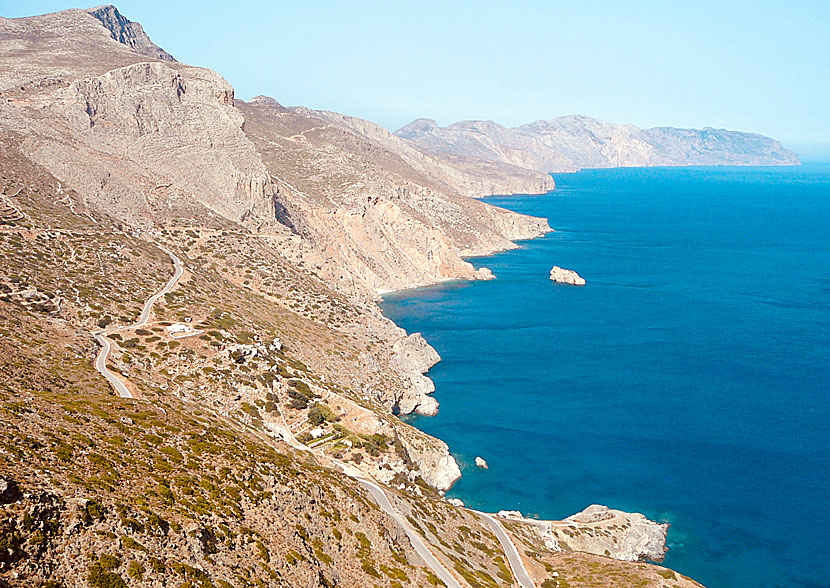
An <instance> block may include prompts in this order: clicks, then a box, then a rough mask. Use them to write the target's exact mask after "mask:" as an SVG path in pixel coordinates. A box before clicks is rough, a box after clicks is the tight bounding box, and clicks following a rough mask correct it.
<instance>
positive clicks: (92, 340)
mask: <svg viewBox="0 0 830 588" xmlns="http://www.w3.org/2000/svg"><path fill="white" fill-rule="evenodd" d="M452 161H453V159H452V158H443V157H440V156H434V155H432V154H429V153H425V152H422V151H420V150H418V149H417V148H415V147H412V146H411V145H410V144H409V143H407V142H405V141H403V140H401V139H399V138H396V137H394V136H392V135H391V134H389V133H387V132H385V131H383V129H380V128H379V127H377V126H375V125H373V124H372V123H369V122H367V121H361V120H360V119H354V118H350V117H345V116H342V115H338V114H335V113H329V112H320V111H311V110H308V109H303V108H284V107H282V106H280V105H279V104H278V103H277V102H276V101H273V100H270V99H257V100H252V101H251V102H250V103H243V102H240V101H236V100H235V99H234V93H233V88H232V87H231V86H230V85H229V84H228V83H227V82H226V81H225V80H224V79H222V78H221V76H219V75H218V74H216V73H215V72H213V71H211V70H208V69H204V68H196V67H192V66H188V65H186V64H183V63H180V62H177V61H175V60H173V58H172V57H171V56H170V55H169V54H168V53H166V52H165V51H164V50H163V49H161V48H159V47H158V46H156V45H155V44H153V43H152V41H151V40H150V38H149V37H148V36H147V35H146V34H145V33H144V31H143V29H142V27H141V26H140V25H139V24H138V23H133V22H131V21H129V20H128V19H127V18H125V17H124V16H123V15H121V14H120V13H119V12H118V11H117V10H116V9H115V8H114V7H112V6H105V7H101V8H96V9H92V10H90V11H84V10H69V11H64V12H60V13H55V14H49V15H43V16H39V17H32V18H25V19H14V20H10V19H0V185H1V186H0V188H1V189H0V258H2V259H3V264H2V265H0V412H2V427H0V453H2V459H0V587H3V586H10V587H15V588H17V587H20V588H23V587H27V588H28V587H31V586H36V587H42V588H56V587H66V588H69V587H76V586H77V587H93V588H122V587H125V586H130V587H133V586H135V587H139V586H173V587H187V588H193V587H200V588H218V587H221V588H228V587H235V588H243V587H250V586H286V587H297V588H300V587H302V588H307V587H331V586H377V587H382V588H401V587H402V586H450V587H451V588H457V587H470V588H476V587H479V586H482V587H488V588H489V587H495V586H511V585H514V583H515V581H516V580H515V579H516V578H518V579H519V580H520V581H521V582H522V585H523V586H525V587H527V586H528V583H529V584H530V585H534V586H541V587H543V588H551V587H557V586H559V587H561V588H565V587H566V586H571V587H581V586H586V587H587V586H592V585H595V584H596V583H598V582H601V583H602V584H603V585H608V586H626V585H632V584H636V585H638V586H643V587H644V588H648V587H654V588H658V587H661V586H663V585H664V584H665V581H666V580H669V579H671V581H672V586H675V585H677V586H681V587H683V588H686V587H691V586H695V585H696V584H695V583H694V582H692V581H691V580H689V579H687V578H683V577H682V576H679V575H677V574H675V573H674V572H672V571H670V570H666V569H664V568H661V567H659V566H655V565H651V564H646V563H643V562H641V561H621V560H642V559H645V558H652V559H654V558H656V559H660V557H661V556H662V547H663V545H664V543H665V526H664V525H658V524H657V523H652V522H643V521H640V525H639V526H634V525H629V524H627V523H623V524H616V521H617V520H618V519H614V520H615V523H614V525H613V526H608V524H603V521H599V522H596V521H593V520H591V521H587V522H582V521H575V522H569V521H563V522H562V523H561V524H559V525H557V526H555V527H554V526H552V524H547V526H546V525H545V524H543V525H542V526H539V525H538V524H536V523H534V522H533V521H528V520H524V519H522V520H519V519H513V520H507V519H504V520H503V522H499V521H500V520H501V519H497V518H495V517H492V518H491V517H487V516H485V515H482V514H481V513H477V512H475V511H473V510H468V509H465V508H462V507H460V506H458V505H457V504H451V503H450V502H449V501H447V500H445V499H444V497H443V492H444V491H445V490H447V489H448V488H449V487H451V485H452V484H453V483H454V482H455V481H456V480H457V479H458V477H459V476H460V475H461V472H460V469H459V467H458V465H457V464H456V462H455V460H454V458H453V457H452V456H451V455H450V453H449V448H448V447H447V446H446V444H445V443H443V442H442V441H440V440H438V439H435V438H433V437H431V436H429V435H427V434H425V433H423V432H421V431H419V430H418V429H416V428H414V427H412V426H410V425H408V424H407V423H405V422H404V421H402V420H401V419H400V418H398V417H399V415H402V414H407V413H411V412H419V413H422V414H434V413H435V411H436V410H438V404H437V402H436V401H435V400H434V399H433V398H432V397H431V396H430V395H429V394H430V393H431V392H432V391H433V389H434V388H433V386H432V382H431V381H430V380H429V379H428V378H427V377H426V376H425V375H424V374H425V372H426V371H427V370H428V369H429V368H430V367H431V366H432V365H433V364H434V363H435V362H436V361H438V360H439V358H438V355H437V353H435V351H434V350H433V349H432V348H430V347H429V345H427V344H426V342H425V341H424V340H423V339H422V338H421V337H420V336H419V335H417V334H410V335H408V334H407V333H405V332H403V330H402V329H400V328H398V327H397V326H396V325H394V324H393V323H392V322H391V321H389V320H388V319H386V318H384V317H383V316H382V314H381V313H380V310H379V309H378V307H377V305H376V304H375V303H374V298H375V297H376V289H379V288H397V287H409V286H417V285H424V284H429V283H434V282H436V281H439V280H444V279H450V278H486V277H489V275H488V273H489V272H486V271H478V272H476V271H475V269H474V268H473V267H472V266H471V265H470V264H469V263H467V262H466V261H464V260H463V256H464V255H469V254H482V253H487V252H491V251H496V250H499V249H505V248H509V247H513V246H514V245H513V243H512V240H515V239H524V238H530V237H534V236H538V235H541V234H544V233H545V232H546V231H548V230H549V227H548V225H547V221H546V220H544V219H537V218H531V217H526V216H522V215H518V214H515V213H512V212H509V211H506V210H502V209H498V208H495V207H492V206H489V205H487V204H485V203H482V202H480V201H477V200H474V199H471V198H468V197H467V196H466V193H467V192H469V191H470V190H472V189H473V188H474V187H475V186H478V185H480V186H484V185H490V186H502V187H504V186H508V185H509V186H513V187H514V188H516V189H517V190H518V189H519V188H521V189H523V190H525V189H531V188H534V187H535V188H534V189H539V190H545V189H548V188H549V187H551V185H550V184H548V180H547V179H545V178H544V176H543V175H540V174H539V173H536V172H527V171H525V170H522V169H521V168H518V167H515V166H512V167H511V166H502V165H495V166H488V165H482V164H480V163H478V162H476V161H471V162H468V163H467V164H464V165H459V166H458V167H455V166H454V165H453V163H452ZM498 182H502V183H500V184H499V183H498ZM166 284H167V285H169V291H167V290H162V288H163V287H164V286H165V285H166ZM157 294H158V295H157ZM102 342H103V347H102V346H101V345H100V344H101V343H102ZM102 349H103V350H104V351H102ZM101 364H103V367H102V365H101ZM105 374H109V375H110V377H111V378H113V379H114V380H115V381H117V382H120V384H121V385H122V386H123V391H120V388H118V387H116V388H114V387H113V386H111V385H110V382H109V381H108V380H107V379H105V377H104V376H105ZM117 391H118V393H117ZM124 391H126V393H125V392H124ZM619 516H622V515H619ZM633 516H634V515H632V517H633ZM623 519H624V517H623V518H622V519H619V520H623ZM632 520H634V519H633V518H632ZM637 520H638V521H639V520H640V519H639V517H637ZM643 525H645V526H643ZM644 529H645V531H644ZM646 536H647V537H646ZM653 537H656V538H657V541H656V545H655V541H652V539H653ZM644 538H647V539H648V546H647V549H646V548H643V549H639V548H638V549H627V550H625V551H621V550H619V549H617V548H616V547H615V544H616V543H618V542H619V543H620V544H621V545H623V544H624V545H626V546H628V545H642V544H644V541H642V539H644ZM612 543H613V544H614V545H612ZM577 548H579V549H581V550H582V551H577ZM605 553H608V554H609V556H608V557H606V556H604V555H603V554H605ZM612 553H613V554H614V557H610V554H612ZM526 576H527V578H526Z"/></svg>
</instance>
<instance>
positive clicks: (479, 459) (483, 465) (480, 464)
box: [476, 457, 490, 470]
mask: <svg viewBox="0 0 830 588" xmlns="http://www.w3.org/2000/svg"><path fill="white" fill-rule="evenodd" d="M476 465H477V466H478V467H480V468H484V469H485V470H487V469H490V468H489V467H487V462H486V461H485V460H484V458H483V457H476Z"/></svg>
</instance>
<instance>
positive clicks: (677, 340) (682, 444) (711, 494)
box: [383, 165, 830, 588]
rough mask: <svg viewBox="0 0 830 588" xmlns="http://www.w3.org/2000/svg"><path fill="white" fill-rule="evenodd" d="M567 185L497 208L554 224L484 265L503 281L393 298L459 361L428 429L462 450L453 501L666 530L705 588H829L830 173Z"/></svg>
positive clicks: (758, 172)
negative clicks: (660, 525)
mask: <svg viewBox="0 0 830 588" xmlns="http://www.w3.org/2000/svg"><path fill="white" fill-rule="evenodd" d="M555 179H556V182H557V189H556V191H555V192H553V193H551V194H547V195H543V196H514V197H500V198H490V199H488V201H489V202H491V203H492V204H496V205H499V206H504V207H506V208H510V209H513V210H516V211H519V212H525V213H528V214H534V215H538V216H544V217H547V218H548V219H549V220H550V224H551V226H553V227H554V228H555V229H557V230H556V232H554V233H551V234H550V235H548V236H546V237H544V238H542V239H536V240H533V241H527V242H523V243H521V248H520V249H518V250H514V251H509V252H505V253H501V254H497V255H495V256H492V257H488V258H481V259H474V260H472V261H473V263H475V264H476V265H477V266H481V265H484V266H487V267H489V268H491V269H492V270H493V272H494V273H495V274H496V276H497V278H498V279H496V280H494V281H490V282H475V283H450V284H443V285H441V286H437V287H431V288H424V289H420V290H415V291H410V292H403V293H396V294H393V295H388V296H387V297H386V298H387V300H386V302H385V303H384V304H383V309H384V312H385V313H386V315H387V316H389V317H390V318H392V319H393V320H395V322H397V323H398V324H399V325H401V326H403V327H404V328H405V329H407V331H410V332H421V333H423V334H424V336H425V337H426V339H427V340H428V341H429V342H430V343H431V344H432V345H433V346H434V347H435V348H436V349H437V350H438V352H439V353H440V354H441V356H442V358H443V361H442V362H441V363H439V364H438V365H437V366H435V367H434V368H433V369H432V370H431V372H430V374H429V375H430V376H431V377H432V378H433V380H434V381H435V384H436V387H437V391H436V397H437V399H438V400H439V402H440V403H441V411H440V413H439V414H438V415H437V416H436V417H432V418H425V417H416V418H413V419H412V420H411V422H413V423H414V424H415V425H416V426H418V427H419V428H421V429H423V430H425V431H427V432H429V433H431V434H433V435H435V436H437V437H440V438H441V439H444V440H445V441H446V442H447V443H448V444H449V446H450V450H451V451H452V452H453V454H454V455H455V456H456V458H457V459H458V461H459V463H460V465H461V467H462V471H463V474H464V476H463V478H462V479H461V480H460V481H459V482H458V483H457V484H456V486H455V487H454V488H453V490H452V492H451V493H450V495H451V496H456V497H459V498H461V499H463V500H464V501H465V502H467V504H469V505H472V506H474V507H477V508H482V509H485V510H491V511H492V510H497V509H502V508H506V509H519V510H521V511H522V512H524V513H531V514H535V515H539V516H540V517H542V518H559V517H563V516H567V515H569V514H572V513H574V512H577V511H579V510H581V509H583V508H584V507H586V506H587V505H589V504H591V503H594V502H597V503H602V504H607V505H609V506H612V507H615V508H621V509H624V510H632V511H639V512H643V513H645V514H646V515H648V516H649V517H651V518H654V519H658V520H665V521H668V522H670V523H671V525H672V527H671V529H670V532H669V545H670V551H669V554H668V557H667V558H666V561H665V564H666V565H668V566H670V567H673V568H675V569H677V570H679V571H681V572H682V573H684V574H687V575H690V576H692V577H693V578H695V579H697V580H698V581H700V582H702V583H703V584H705V585H706V586H708V588H739V587H740V588H750V587H753V588H754V587H777V586H782V587H783V586H788V587H789V586H804V587H810V588H815V587H819V586H830V580H828V578H830V166H828V165H805V166H801V167H796V168H779V169H773V168H691V169H623V170H588V171H582V172H579V173H575V174H557V175H555ZM554 264H556V265H560V266H562V267H565V268H571V269H575V270H577V271H578V272H579V273H580V274H581V275H582V276H584V277H585V278H586V279H587V281H588V284H587V285H586V286H584V287H581V288H578V287H571V286H563V285H558V284H554V283H552V282H551V281H550V280H548V272H549V270H550V268H551V267H552V266H553V265H554ZM476 455H481V456H483V457H484V458H485V459H487V461H488V463H489V466H490V469H489V470H486V471H485V470H480V469H478V468H476V467H475V466H474V465H473V463H472V462H473V458H474V457H475V456H476Z"/></svg>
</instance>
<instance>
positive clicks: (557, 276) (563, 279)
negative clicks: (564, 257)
mask: <svg viewBox="0 0 830 588" xmlns="http://www.w3.org/2000/svg"><path fill="white" fill-rule="evenodd" d="M550 279H551V280H553V281H554V282H558V283H560V284H571V285H572V286H584V285H585V278H583V277H582V276H580V275H579V274H578V273H576V272H575V271H573V270H569V269H564V268H561V267H559V266H558V265H555V266H553V268H551V270H550Z"/></svg>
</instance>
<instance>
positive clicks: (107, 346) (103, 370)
mask: <svg viewBox="0 0 830 588" xmlns="http://www.w3.org/2000/svg"><path fill="white" fill-rule="evenodd" d="M159 249H161V250H162V251H164V252H165V253H166V254H167V255H169V256H170V259H171V260H172V261H173V267H174V268H175V271H174V273H173V277H172V278H170V280H169V281H168V282H167V284H165V286H164V287H163V288H162V289H161V290H159V291H158V292H157V293H155V294H153V296H151V297H150V298H149V299H148V300H147V302H145V303H144V308H143V309H142V311H141V316H140V317H139V319H138V321H137V322H135V323H134V324H132V325H127V326H123V327H117V328H113V329H105V330H102V331H98V332H96V333H93V336H94V337H95V340H96V341H97V342H98V343H99V344H100V345H101V351H100V352H99V353H98V357H97V358H96V359H95V369H96V370H98V372H99V373H100V374H101V375H102V376H104V377H105V378H106V379H107V381H109V383H110V384H112V387H113V388H114V389H115V391H116V392H117V393H118V395H119V396H121V397H122V398H133V395H132V394H131V393H130V391H129V389H128V388H127V386H126V385H125V384H124V380H122V379H121V377H120V376H118V375H117V374H114V373H113V372H111V371H110V370H109V369H108V368H107V357H108V356H109V353H110V350H111V349H112V344H111V343H110V341H109V340H108V339H107V338H106V336H107V335H108V334H110V333H115V332H117V331H123V330H125V329H132V328H137V327H142V326H144V325H146V324H147V322H148V321H149V320H150V313H151V312H152V310H153V304H155V303H156V302H157V301H158V299H159V298H161V297H162V296H164V295H165V294H167V293H169V292H170V291H171V290H172V289H173V288H174V287H175V286H176V284H177V283H178V281H179V278H181V277H182V274H184V266H183V265H182V262H181V260H180V259H179V258H178V257H176V255H175V254H174V253H173V252H172V251H169V250H168V249H165V248H164V247H159ZM283 424H284V425H285V431H286V432H287V435H284V437H286V440H287V441H288V442H289V444H291V445H292V446H294V447H295V448H297V449H302V450H305V451H309V452H311V453H316V452H314V451H313V450H312V449H310V448H308V447H307V446H306V445H304V444H302V443H300V442H299V441H297V439H296V438H295V437H294V435H293V433H292V432H291V429H290V428H289V427H288V425H287V423H285V417H284V416H283ZM292 441H293V442H292ZM335 463H336V464H337V465H339V466H340V467H341V469H342V470H343V472H344V473H345V474H346V475H347V476H349V477H351V478H353V479H354V480H356V481H357V482H358V483H359V484H360V485H361V486H363V487H364V488H365V489H366V491H367V492H369V494H371V496H372V498H374V500H375V502H377V504H378V506H379V507H380V508H381V510H383V511H384V512H385V513H386V514H387V515H389V516H390V517H392V519H394V521H395V522H396V523H398V525H400V527H401V528H402V529H403V530H404V532H405V533H406V535H407V537H409V541H410V543H411V544H412V547H413V548H414V549H415V551H416V553H417V554H418V555H419V556H420V557H421V559H422V560H424V563H426V564H427V565H428V566H429V567H430V569H432V571H433V572H434V573H435V575H436V576H438V578H440V579H441V581H442V582H444V584H446V586H447V588H463V586H462V585H461V584H460V583H459V582H458V580H456V578H455V576H453V574H452V572H450V570H449V569H447V567H446V566H444V564H443V563H441V562H440V561H439V560H438V558H437V557H435V555H434V554H433V553H432V551H431V550H430V548H429V547H428V546H427V544H426V543H425V542H424V540H423V539H422V538H421V536H420V535H418V533H417V532H416V531H415V529H413V528H412V526H411V525H410V524H409V521H407V520H406V519H405V518H404V517H403V516H401V515H400V513H398V511H396V510H395V507H394V506H392V503H391V502H390V500H389V497H388V496H387V495H386V492H385V491H384V490H383V488H381V487H380V486H379V485H378V484H376V483H375V482H373V481H371V480H369V479H367V478H366V477H365V476H364V475H363V474H362V473H360V472H358V471H357V470H355V469H354V468H352V467H351V466H348V465H346V464H344V463H342V462H339V461H335ZM469 510H470V511H471V512H474V513H476V514H478V515H479V516H481V517H483V518H484V520H485V521H486V522H487V524H488V525H489V526H490V528H491V529H492V530H493V532H494V533H495V534H496V537H497V538H498V540H499V542H500V543H501V545H502V548H503V549H504V553H505V555H506V556H507V560H508V562H509V563H510V567H511V568H512V570H513V575H514V576H515V577H516V579H517V580H518V582H519V585H520V586H521V587H522V588H536V585H535V584H534V583H533V581H532V580H531V579H530V576H529V575H528V573H527V569H526V568H525V565H524V562H523V561H522V558H521V556H520V555H519V552H518V550H517V549H516V546H515V545H514V544H513V541H511V539H510V537H509V536H508V535H507V532H506V531H505V530H504V527H502V526H501V523H499V522H498V521H497V520H496V519H495V518H493V517H492V516H491V515H489V514H487V513H483V512H479V511H475V510H472V509H469Z"/></svg>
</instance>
